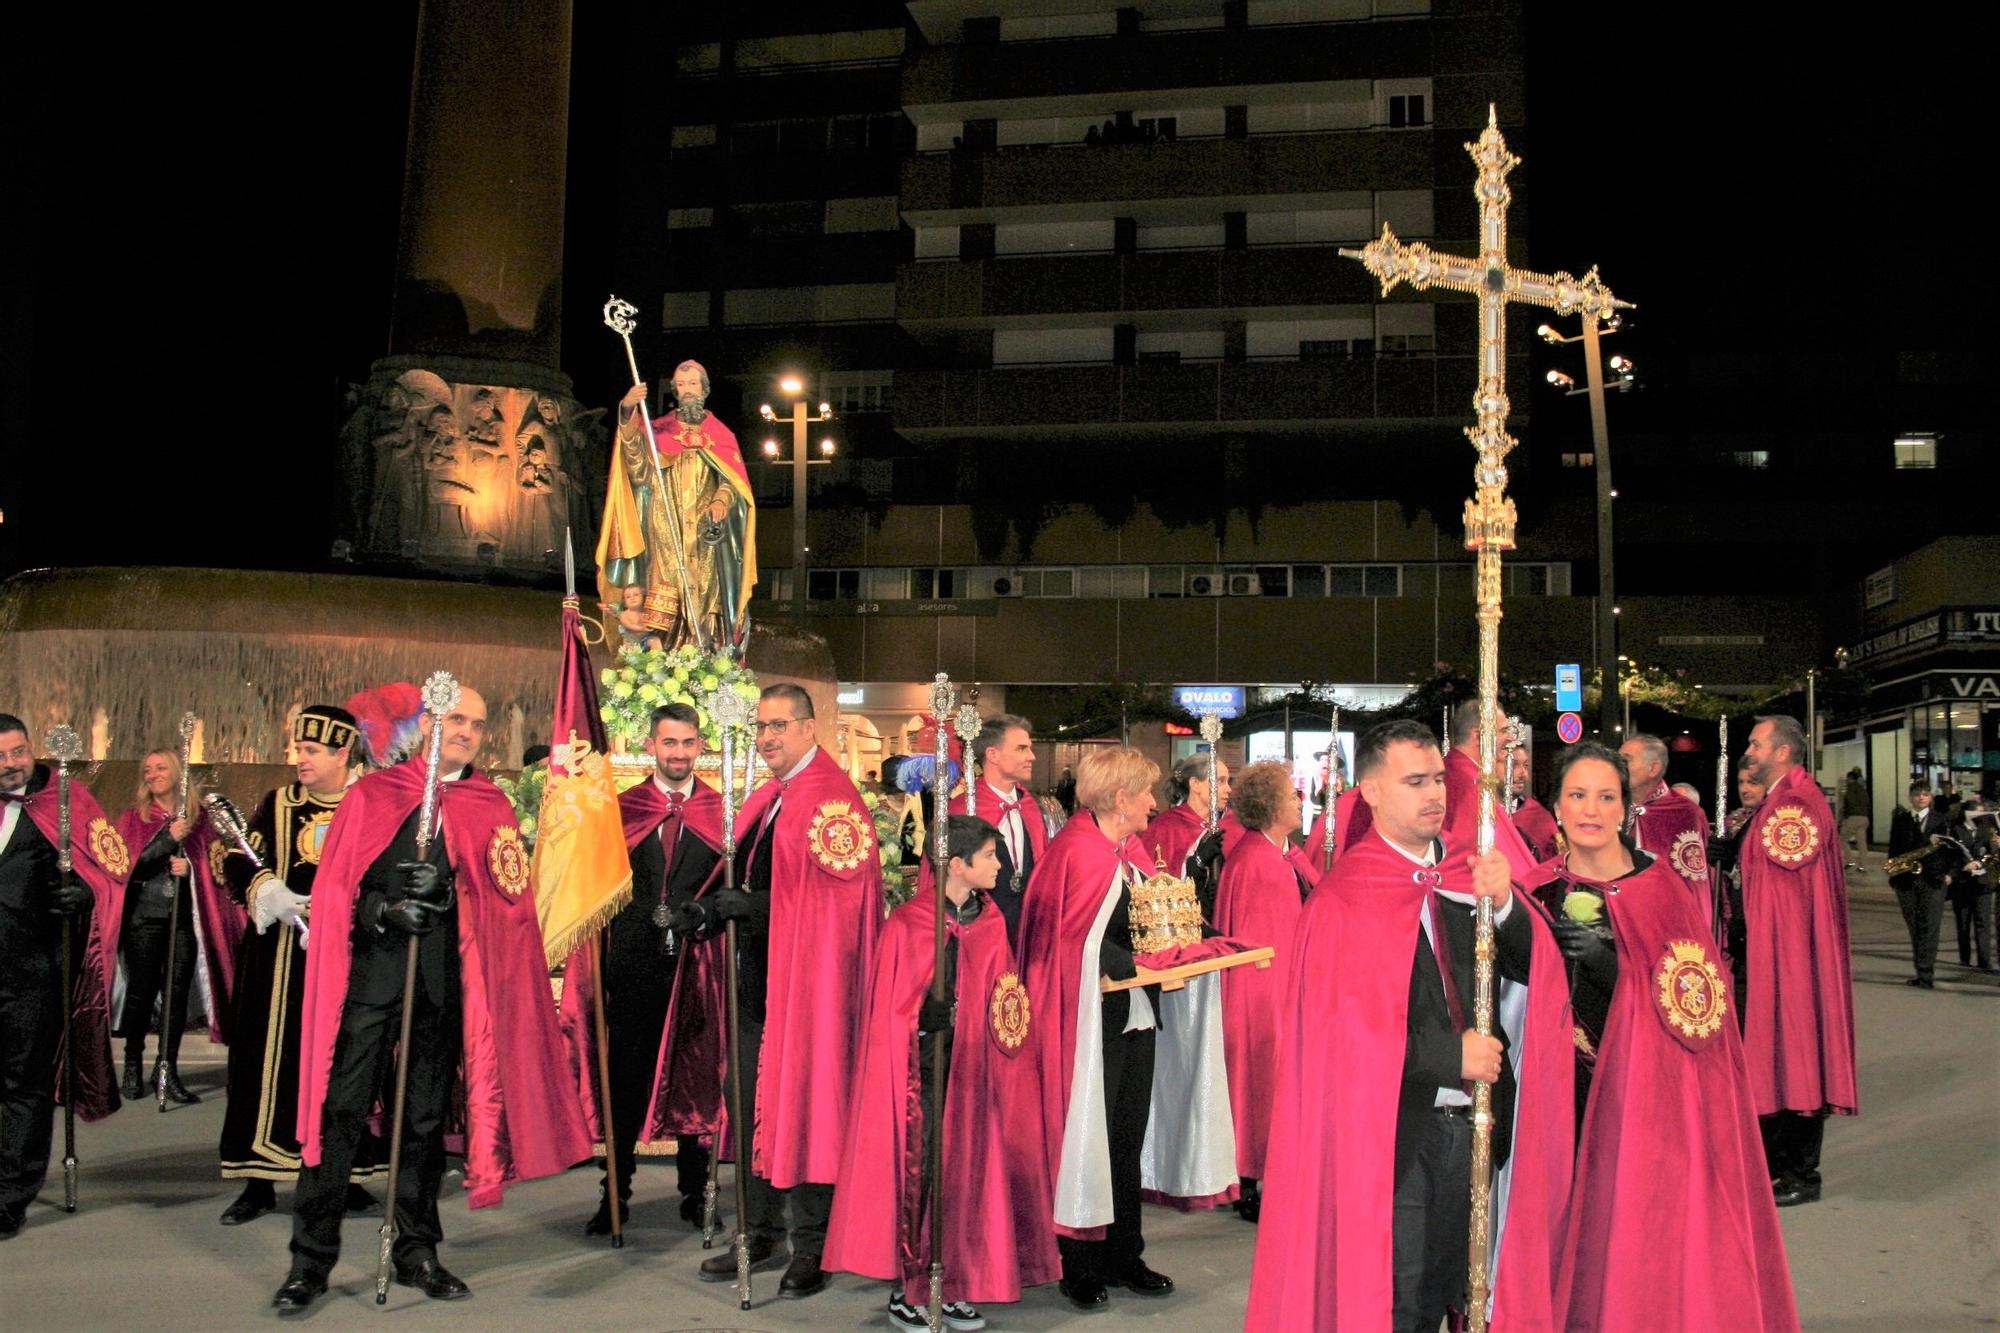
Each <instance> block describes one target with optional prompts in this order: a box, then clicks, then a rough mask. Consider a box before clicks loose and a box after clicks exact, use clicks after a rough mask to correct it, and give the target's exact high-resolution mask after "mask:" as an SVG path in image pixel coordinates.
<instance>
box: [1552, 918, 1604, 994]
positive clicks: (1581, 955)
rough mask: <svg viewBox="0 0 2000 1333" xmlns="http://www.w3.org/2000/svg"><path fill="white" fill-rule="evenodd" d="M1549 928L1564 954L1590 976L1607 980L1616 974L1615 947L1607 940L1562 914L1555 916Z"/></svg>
mask: <svg viewBox="0 0 2000 1333" xmlns="http://www.w3.org/2000/svg"><path fill="white" fill-rule="evenodd" d="M1551 928H1552V929H1553V930H1554V931H1555V936H1556V946H1557V947H1558V948H1560V949H1561V950H1562V956H1563V957H1564V958H1566V959H1568V960H1569V961H1570V962H1572V963H1575V964H1576V965H1577V966H1578V967H1579V968H1581V969H1582V970H1584V971H1585V972H1588V973H1590V974H1591V975H1592V976H1594V977H1598V978H1600V979H1607V980H1609V979H1615V978H1616V977H1617V975H1618V950H1617V949H1616V948H1615V947H1614V946H1613V945H1612V943H1611V941H1610V940H1607V939H1605V938H1604V936H1602V935H1600V934H1598V933H1597V931H1595V930H1593V929H1592V928H1591V927H1589V926H1586V925H1584V924H1583V923H1582V922H1581V921H1572V920H1570V919H1569V918H1568V917H1566V916H1559V917H1557V918H1556V919H1555V921H1554V923H1553V925H1552V927H1551Z"/></svg>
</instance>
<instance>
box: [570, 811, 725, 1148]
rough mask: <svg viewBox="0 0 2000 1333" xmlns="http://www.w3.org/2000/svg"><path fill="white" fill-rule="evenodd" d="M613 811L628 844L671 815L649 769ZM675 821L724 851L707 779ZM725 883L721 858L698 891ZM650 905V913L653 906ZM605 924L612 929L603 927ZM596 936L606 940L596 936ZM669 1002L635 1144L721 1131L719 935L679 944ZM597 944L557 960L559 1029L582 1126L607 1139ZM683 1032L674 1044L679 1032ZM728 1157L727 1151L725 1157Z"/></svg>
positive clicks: (648, 889) (654, 894)
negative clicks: (559, 968) (560, 982)
mask: <svg viewBox="0 0 2000 1333" xmlns="http://www.w3.org/2000/svg"><path fill="white" fill-rule="evenodd" d="M618 813H619V816H620V817H621V819H622V820H623V822H624V825H625V850H626V851H628V852H629V851H631V850H632V849H633V848H634V847H636V846H638V845H639V840H640V839H641V838H648V837H651V836H652V835H653V833H654V832H655V831H656V830H658V828H659V827H660V821H661V820H663V819H665V818H666V817H667V797H666V793H664V792H662V791H661V790H660V787H659V784H658V783H656V782H654V781H653V779H652V777H651V776H650V775H649V776H648V777H647V778H646V780H645V781H644V782H641V783H639V784H638V785H637V786H635V787H630V788H627V789H626V790H625V791H622V792H620V793H619V794H618ZM681 824H682V826H683V827H684V828H685V829H686V830H687V836H689V837H691V838H699V839H700V840H701V841H702V842H703V843H705V844H707V845H708V846H709V847H710V848H712V849H713V850H714V851H716V852H718V853H719V852H721V850H722V796H721V794H720V793H718V792H717V791H716V790H715V788H713V787H711V786H709V785H708V784H707V783H706V782H702V781H696V783H695V784H694V789H693V790H692V791H691V792H689V794H688V798H687V800H686V801H684V802H682V803H681ZM721 882H722V863H721V862H720V861H717V862H716V864H715V871H714V874H713V876H712V877H711V879H710V881H709V882H708V883H707V884H705V885H703V886H702V888H701V890H700V891H699V893H697V894H696V896H697V897H700V896H702V895H704V894H706V893H708V892H709V891H710V890H712V889H713V888H715V887H716V886H717V885H719V884H721ZM632 891H633V893H634V894H635V895H637V896H638V897H640V898H641V899H643V900H644V901H646V902H648V903H651V902H654V901H656V900H657V899H658V897H659V886H658V885H657V884H647V885H643V886H641V885H638V884H634V885H633V886H632ZM649 910H650V909H649ZM605 929H607V930H608V929H610V927H608V926H607V927H606V928H605ZM598 938H599V939H600V940H602V939H603V936H602V935H601V934H600V935H599V937H598ZM677 943H678V944H679V946H680V947H679V952H678V955H677V956H676V957H675V959H674V989H673V998H672V999H671V1000H669V1001H668V1002H667V1021H666V1026H665V1027H664V1028H663V1029H661V1032H660V1060H659V1063H658V1064H657V1065H656V1066H655V1067H654V1074H653V1092H652V1099H651V1101H650V1103H649V1109H648V1112H647V1115H646V1118H645V1120H644V1122H643V1123H641V1124H640V1126H639V1141H640V1142H641V1143H651V1142H652V1141H653V1140H654V1139H656V1138H661V1137H667V1138H671V1137H674V1136H676V1135H680V1134H717V1135H720V1134H721V1133H722V1126H723V1122H724V1120H725V1118H726V1115H727V1112H725V1111H724V1109H723V1106H722V1082H723V1077H724V1074H723V1071H724V1070H725V1069H726V1068H727V1067H728V1052H727V1051H726V1050H725V1049H724V1041H723V1033H722V1026H721V1024H722V1013H723V989H722V988H723V981H724V977H723V963H724V959H723V950H724V948H725V946H724V944H723V943H722V937H721V936H719V935H718V936H717V937H716V938H715V939H712V940H703V941H701V942H700V943H692V942H690V941H688V940H687V939H685V938H682V939H679V940H678V941H677ZM596 974H597V950H596V949H594V948H591V949H578V950H577V951H576V952H575V953H573V954H571V955H570V956H569V961H568V962H567V963H565V964H564V965H563V994H562V1006H561V1011H562V1034H563V1043H564V1044H565V1045H566V1046H567V1047H568V1049H569V1072H570V1077H571V1078H572V1079H573V1080H574V1081H575V1084H576V1096H577V1102H578V1104H579V1105H580V1106H581V1107H582V1108H583V1122H584V1126H585V1127H586V1128H587V1129H588V1130H589V1131H590V1136H591V1138H592V1139H593V1140H595V1141H596V1142H598V1143H602V1142H603V1141H604V1121H603V1112H602V1108H601V1105H600V1102H601V1098H600V1095H599V1093H600V1091H601V1090H600V1089H599V1087H598V1083H597V1017H596V1007H597V984H596ZM677 1037H678V1038H679V1040H677V1039H676V1038H677ZM726 1155H727V1154H725V1156H726Z"/></svg>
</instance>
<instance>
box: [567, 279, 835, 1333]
mask: <svg viewBox="0 0 2000 1333" xmlns="http://www.w3.org/2000/svg"><path fill="white" fill-rule="evenodd" d="M638 313H639V308H638V307H637V306H635V305H633V304H632V303H631V302H630V301H621V300H619V299H618V298H617V297H615V296H614V297H612V298H611V299H610V300H608V301H606V302H605V303H604V322H605V324H606V325H607V326H608V327H609V328H610V329H611V331H612V332H613V333H615V334H617V335H618V336H619V337H620V338H622V339H623V340H624V342H625V364H626V365H628V366H630V367H631V368H632V383H633V384H634V385H635V386H638V387H642V388H643V387H644V386H645V383H646V379H645V377H644V376H643V375H641V374H640V373H639V358H638V356H637V354H636V353H634V352H633V351H632V329H633V328H634V324H633V319H632V317H633V316H634V315H636V314H638ZM639 420H640V421H641V422H642V423H644V425H645V427H646V457H647V458H649V459H651V460H652V464H653V493H654V494H656V495H658V496H659V497H660V508H661V509H662V510H664V511H665V512H666V515H667V527H668V530H669V531H670V533H671V534H672V538H673V544H674V568H675V570H676V571H677V572H678V573H679V574H680V580H681V616H682V618H683V619H684V620H686V622H687V623H688V624H689V625H690V626H692V627H693V634H694V641H695V644H696V645H697V646H698V647H699V648H700V649H701V650H702V651H703V652H708V651H709V642H708V631H707V627H706V626H704V625H703V624H702V623H701V618H700V616H698V615H697V614H696V613H695V604H694V589H693V588H692V587H690V586H689V585H688V567H687V547H686V546H685V545H683V544H682V538H681V514H680V510H679V509H677V508H675V507H674V497H673V496H672V495H670V494H669V493H668V492H667V477H666V473H665V472H663V471H662V470H661V469H660V442H659V440H658V439H656V438H654V435H653V411H652V407H651V406H650V405H649V404H647V403H640V404H639ZM614 429H615V427H614ZM614 447H615V446H614ZM612 466H613V467H616V466H617V464H616V463H615V462H614V463H613V464H612ZM645 521H646V518H645V515H643V514H641V515H640V516H639V522H640V523H641V524H642V525H643V524H644V523H645ZM802 592H803V590H802ZM746 1308H747V1307H746Z"/></svg>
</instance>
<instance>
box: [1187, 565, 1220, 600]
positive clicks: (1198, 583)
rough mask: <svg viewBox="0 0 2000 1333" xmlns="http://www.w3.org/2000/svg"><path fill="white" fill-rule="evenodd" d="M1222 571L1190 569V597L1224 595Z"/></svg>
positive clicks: (1188, 591) (1188, 586) (1188, 585)
mask: <svg viewBox="0 0 2000 1333" xmlns="http://www.w3.org/2000/svg"><path fill="white" fill-rule="evenodd" d="M1222 588H1223V581H1222V571H1221V570H1219V569H1202V570H1190V571H1188V581H1187V595H1188V596H1190V597H1220V596H1222Z"/></svg>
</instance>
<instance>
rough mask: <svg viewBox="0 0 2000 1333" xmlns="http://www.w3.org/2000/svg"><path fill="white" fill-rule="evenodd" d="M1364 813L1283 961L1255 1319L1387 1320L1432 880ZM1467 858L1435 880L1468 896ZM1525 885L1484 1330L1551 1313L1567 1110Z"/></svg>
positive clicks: (1338, 1324) (1259, 1324) (1543, 933)
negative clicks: (1522, 974) (1417, 973)
mask: <svg viewBox="0 0 2000 1333" xmlns="http://www.w3.org/2000/svg"><path fill="white" fill-rule="evenodd" d="M1339 813H1340V815H1341V816H1342V817H1343V818H1344V817H1345V816H1346V815H1347V814H1348V811H1345V810H1342V811H1340V812H1339ZM1364 823H1365V821H1363V820H1361V819H1358V818H1357V819H1349V820H1348V821H1347V830H1351V832H1349V831H1343V834H1342V849H1341V853H1340V857H1339V859H1338V860H1337V861H1336V862H1335V863H1334V868H1333V870H1332V871H1331V872H1329V873H1328V874H1327V875H1326V876H1325V877H1324V878H1323V879H1321V880H1320V882H1319V884H1318V885H1317V886H1316V887H1315V888H1314V889H1313V891H1312V894H1311V896H1310V897H1308V898H1307V899H1306V905H1305V909H1304V910H1303V911H1302V912H1301V913H1300V916H1299V926H1298V933H1297V935H1296V937H1295V939H1294V945H1293V949H1292V953H1291V957H1290V960H1289V962H1288V963H1287V965H1286V968H1285V982H1284V990H1283V993H1282V995H1281V996H1280V1008H1279V1015H1278V1022H1279V1031H1278V1059H1277V1071H1278V1072H1277V1081H1276V1086H1275V1088H1274V1089H1273V1098H1272V1100H1273V1105H1272V1110H1271V1130H1270V1144H1269V1148H1268V1150H1267V1155H1268V1159H1269V1160H1270V1161H1272V1162H1276V1163H1281V1164H1282V1166H1281V1169H1279V1170H1277V1171H1274V1172H1272V1173H1271V1174H1270V1175H1268V1176H1266V1177H1265V1179H1264V1204H1263V1215H1262V1219H1261V1221H1260V1222H1259V1224H1258V1227H1257V1257H1256V1261H1255V1264H1254V1267H1253V1269H1252V1274H1251V1279H1250V1308H1249V1311H1248V1313H1247V1315H1246V1317H1245V1320H1244V1327H1245V1328H1246V1329H1250V1330H1256V1331H1257V1333H1301V1331H1302V1330H1308V1329H1310V1330H1327V1329H1341V1330H1346V1333H1357V1331H1363V1333H1386V1331H1387V1330H1388V1328H1389V1319H1390V1311H1391V1309H1392V1306H1393V1302H1394V1278H1393V1273H1392V1256H1393V1246H1392V1242H1391V1226H1390V1219H1391V1201H1392V1199H1393V1196H1394V1192H1395V1183H1396V1182H1395V1175H1396V1166H1395V1144H1396V1109H1397V1099H1398V1097H1399V1095H1400V1092H1401V1087H1402V1072H1403V1057H1404V1045H1405V1041H1406V1024H1407V1021H1408V1017H1409V1002H1410V969H1411V967H1412V966H1413V965H1414V959H1415V953H1416V945H1417V937H1418V933H1419V932H1420V930H1421V929H1422V927H1421V925H1420V924H1419V918H1420V916H1421V914H1422V912H1423V907H1424V902H1425V898H1426V894H1427V889H1426V888H1425V887H1424V885H1422V884H1421V883H1419V882H1418V881H1417V877H1416V867H1414V866H1413V865H1412V864H1411V863H1410V861H1409V860H1408V858H1406V857H1404V856H1403V855H1402V853H1400V852H1398V851H1397V850H1396V849H1394V848H1393V847H1391V846H1389V845H1388V843H1386V842H1384V841H1383V840H1382V839H1381V838H1380V837H1376V836H1372V835H1369V834H1367V833H1365V832H1364V831H1363V827H1364ZM1449 845H1450V844H1449V843H1447V846H1449ZM1466 860H1467V858H1466V855H1465V853H1463V852H1458V851H1454V852H1451V853H1450V854H1449V855H1447V856H1446V857H1445V858H1444V861H1443V862H1442V872H1443V885H1442V887H1443V888H1444V889H1445V890H1446V891H1448V892H1455V893H1466V894H1469V893H1470V892H1471V887H1472V884H1471V878H1472V877H1471V872H1470V870H1469V869H1467V867H1466ZM1523 896H1524V895H1520V894H1517V895H1516V898H1517V901H1516V903H1515V905H1514V910H1515V911H1517V912H1521V911H1526V912H1529V913H1530V916H1529V922H1530V926H1531V928H1532V930H1533V932H1534V941H1535V942H1534V946H1533V954H1532V960H1531V963H1530V969H1529V985H1528V997H1527V1006H1526V1015H1525V1021H1524V1025H1523V1029H1522V1033H1521V1039H1520V1041H1519V1042H1518V1043H1517V1044H1516V1045H1515V1046H1514V1047H1513V1049H1512V1050H1511V1051H1510V1052H1509V1054H1510V1058H1512V1059H1513V1061H1514V1068H1515V1076H1516V1083H1517V1087H1518V1092H1517V1094H1516V1102H1515V1108H1514V1142H1513V1151H1512V1154H1511V1157H1510V1159H1509V1162H1508V1171H1509V1172H1510V1173H1511V1176H1512V1184H1511V1190H1510V1193H1509V1197H1508V1200H1507V1206H1506V1211H1505V1214H1504V1217H1503V1218H1500V1219H1498V1220H1496V1224H1495V1229H1496V1230H1500V1228H1501V1227H1502V1226H1503V1225H1504V1233H1503V1237H1502V1244H1501V1249H1500V1256H1499V1261H1498V1263H1497V1265H1496V1266H1495V1268H1494V1270H1493V1279H1494V1284H1495V1291H1494V1296H1493V1306H1492V1322H1491V1324H1490V1327H1491V1328H1493V1329H1494V1330H1496V1333H1520V1331H1521V1330H1544V1329H1547V1330H1553V1329H1555V1328H1557V1327H1559V1320H1558V1317H1557V1312H1556V1311H1555V1309H1554V1308H1553V1302H1554V1294H1555V1289H1556V1260H1557V1257H1558V1252H1559V1246H1560V1244H1561V1241H1562V1236H1563V1211H1564V1207H1565V1204H1566V1202H1567V1200H1568V1197H1569V1186H1570V1167H1571V1151H1572V1146H1573V1134H1574V1123H1575V1122H1574V1094H1573V1092H1572V1080H1573V1078H1574V1074H1575V1067H1574V1062H1573V1060H1572V1057H1571V1054H1570V1051H1571V1047H1570V1019H1569V990H1568V987H1567V985H1566V984H1565V983H1564V977H1563V966H1562V955H1561V953H1560V952H1559V951H1558V950H1557V948H1556V944H1555V940H1554V938H1553V937H1552V936H1551V935H1550V933H1549V929H1548V926H1547V925H1546V924H1545V923H1544V922H1543V920H1542V918H1541V916H1540V915H1539V914H1538V913H1535V912H1534V911H1533V909H1532V908H1531V907H1530V906H1529V905H1528V904H1527V903H1525V902H1523V901H1518V900H1519V899H1520V898H1522V897H1523ZM1406 960H1407V961H1406ZM1466 999H1467V1001H1468V1002H1469V1001H1470V1000H1471V996H1469V995H1468V996H1467V997H1466ZM1495 1202H1496V1205H1497V1203H1498V1196H1497V1193H1496V1196H1495ZM1497 1211H1498V1210H1497V1207H1496V1212H1497Z"/></svg>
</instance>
